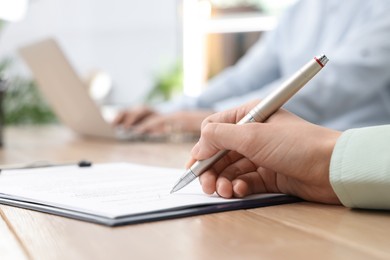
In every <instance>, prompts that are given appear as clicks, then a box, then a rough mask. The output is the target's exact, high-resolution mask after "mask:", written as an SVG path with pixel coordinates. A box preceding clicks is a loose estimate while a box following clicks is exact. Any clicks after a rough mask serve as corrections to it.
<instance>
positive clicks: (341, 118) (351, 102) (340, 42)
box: [114, 0, 390, 133]
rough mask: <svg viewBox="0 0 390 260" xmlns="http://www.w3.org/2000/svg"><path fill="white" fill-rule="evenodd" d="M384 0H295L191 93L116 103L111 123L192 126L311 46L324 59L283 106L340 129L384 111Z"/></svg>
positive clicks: (281, 73)
mask: <svg viewBox="0 0 390 260" xmlns="http://www.w3.org/2000/svg"><path fill="white" fill-rule="evenodd" d="M389 12H390V1H387V0H371V1H364V0H346V1H338V0H301V1H298V2H297V3H296V4H294V5H292V6H291V7H290V8H288V9H287V10H286V11H285V13H284V14H283V15H282V16H281V18H280V21H279V24H278V26H277V28H276V29H275V30H274V31H271V32H269V33H267V34H265V36H264V37H262V38H261V39H260V40H259V41H258V42H257V43H256V44H255V45H254V46H253V47H252V48H251V49H250V50H249V51H248V52H247V54H246V55H244V57H242V58H241V59H240V60H239V62H238V63H237V64H236V65H234V66H232V67H230V68H227V69H225V70H224V71H223V72H221V73H220V74H219V75H217V76H216V77H214V78H213V79H211V80H210V81H209V82H208V84H207V87H206V88H205V91H204V92H203V93H202V94H201V95H200V96H199V97H196V98H190V97H182V98H180V99H179V100H176V101H171V102H168V103H164V104H161V105H159V106H156V107H153V108H152V107H148V106H141V107H138V108H131V109H129V110H128V111H123V112H122V113H120V114H119V115H118V116H117V117H116V119H115V120H114V125H122V126H124V127H125V128H130V127H133V128H134V129H135V130H136V131H137V132H139V133H163V132H169V131H171V130H172V129H180V130H181V131H185V132H193V133H199V131H200V124H201V122H202V120H203V119H204V118H206V117H207V116H208V115H210V114H212V113H214V112H217V111H221V110H225V109H228V108H231V107H234V106H237V105H240V104H243V103H245V102H246V101H248V100H252V99H254V98H262V97H264V96H266V95H267V94H268V93H269V92H271V91H272V90H273V89H274V88H275V87H278V86H279V85H280V83H281V82H283V81H284V80H285V79H287V78H288V77H289V76H291V75H292V74H293V73H294V72H296V71H297V70H298V69H299V68H300V67H301V66H302V65H303V64H305V63H306V62H307V60H309V59H311V58H313V56H315V55H318V54H322V53H324V54H326V55H327V56H328V57H329V58H330V62H329V64H328V66H327V67H326V68H325V69H324V70H323V71H322V72H321V73H320V74H319V75H317V76H316V78H315V79H313V80H312V81H311V82H309V84H308V85H307V86H305V87H304V88H303V89H302V90H301V91H300V92H299V93H298V94H297V95H296V96H295V97H294V99H293V100H291V101H289V102H288V103H287V104H286V105H285V108H286V109H288V110H290V111H291V112H293V113H295V114H297V115H298V116H300V117H302V118H304V119H305V120H308V121H310V122H312V123H315V124H319V125H323V126H326V127H329V128H332V129H337V130H345V129H348V128H353V127H362V126H369V125H375V124H383V123H385V122H388V119H389V118H390V73H389V71H390V62H389V60H390V16H389V15H388V13H389Z"/></svg>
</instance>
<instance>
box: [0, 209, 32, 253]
mask: <svg viewBox="0 0 390 260" xmlns="http://www.w3.org/2000/svg"><path fill="white" fill-rule="evenodd" d="M3 208H4V206H0V259H4V260H6V259H28V258H29V257H28V252H26V251H25V249H24V248H23V244H21V243H20V242H19V241H18V237H17V236H16V234H15V233H14V230H12V229H13V227H12V226H8V225H7V222H6V219H5V218H4V216H5V215H4V213H3Z"/></svg>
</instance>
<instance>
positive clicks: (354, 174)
mask: <svg viewBox="0 0 390 260" xmlns="http://www.w3.org/2000/svg"><path fill="white" fill-rule="evenodd" d="M330 182H331V185H332V187H333V189H334V191H335V192H336V194H337V196H338V198H339V199H340V201H341V203H342V204H344V205H345V206H347V207H351V208H370V209H390V125H386V126H376V127H367V128H359V129H351V130H348V131H346V132H344V133H343V134H342V135H341V137H340V138H339V139H338V141H337V143H336V146H335V148H334V151H333V154H332V159H331V164H330Z"/></svg>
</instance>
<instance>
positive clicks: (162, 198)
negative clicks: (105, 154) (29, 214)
mask: <svg viewBox="0 0 390 260" xmlns="http://www.w3.org/2000/svg"><path fill="white" fill-rule="evenodd" d="M182 174H183V169H171V168H161V167H150V166H142V165H136V164H129V163H115V164H97V165H93V166H92V167H85V168H79V167H77V166H66V167H49V168H39V169H28V170H10V171H3V172H2V173H1V175H0V197H3V198H7V199H18V200H23V201H27V202H34V203H41V204H44V205H49V206H54V207H59V208H64V209H70V210H76V211H81V212H85V213H88V214H95V215H99V216H103V217H108V218H116V217H121V216H127V215H132V214H142V213H147V212H153V211H159V210H165V209H173V208H180V207H185V206H191V205H199V204H211V203H212V204H214V203H225V202H227V200H226V199H223V198H220V197H218V196H216V195H212V196H208V195H205V194H204V193H203V192H202V190H201V186H200V184H199V181H198V180H195V181H193V182H192V183H191V184H190V185H188V186H187V187H185V188H183V189H182V190H180V191H178V192H177V193H174V194H170V191H171V189H172V187H173V185H174V184H175V183H176V181H177V180H178V178H179V177H181V175H182ZM228 201H233V200H231V199H229V200H228Z"/></svg>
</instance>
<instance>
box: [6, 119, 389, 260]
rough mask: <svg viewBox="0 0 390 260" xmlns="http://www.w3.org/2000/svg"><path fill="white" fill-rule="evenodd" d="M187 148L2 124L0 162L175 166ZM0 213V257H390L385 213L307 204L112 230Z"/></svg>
mask: <svg viewBox="0 0 390 260" xmlns="http://www.w3.org/2000/svg"><path fill="white" fill-rule="evenodd" d="M191 147H192V144H190V143H186V144H183V143H182V144H179V143H171V144H167V143H119V142H115V141H106V140H96V139H95V140H93V139H82V138H80V137H78V136H76V135H74V134H73V133H72V132H70V131H68V130H66V129H64V128H61V127H58V126H54V127H41V128H33V127H28V128H10V129H6V133H5V146H4V148H3V149H1V150H0V162H1V163H2V164H4V163H7V164H8V163H18V162H30V161H36V160H50V161H77V160H80V159H81V158H85V159H89V160H92V161H94V162H118V161H127V162H135V163H143V164H153V165H158V166H168V167H183V165H184V163H185V162H186V159H187V158H188V155H189V152H190V149H191ZM0 215H1V217H0V259H390V239H389V234H390V213H388V212H381V211H363V210H350V209H347V208H344V207H341V206H328V205H321V204H314V203H307V202H303V203H295V204H286V205H280V206H272V207H265V208H258V209H253V210H240V211H232V212H225V213H218V214H210V215H204V216H196V217H187V218H181V219H175V220H166V221H160V222H153V223H147V224H137V225H129V226H124V227H115V228H110V227H105V226H100V225H96V224H91V223H87V222H82V221H77V220H72V219H68V218H64V217H59V216H53V215H49V214H44V213H39V212H35V211H30V210H24V209H19V208H14V207H9V206H3V205H0Z"/></svg>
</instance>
